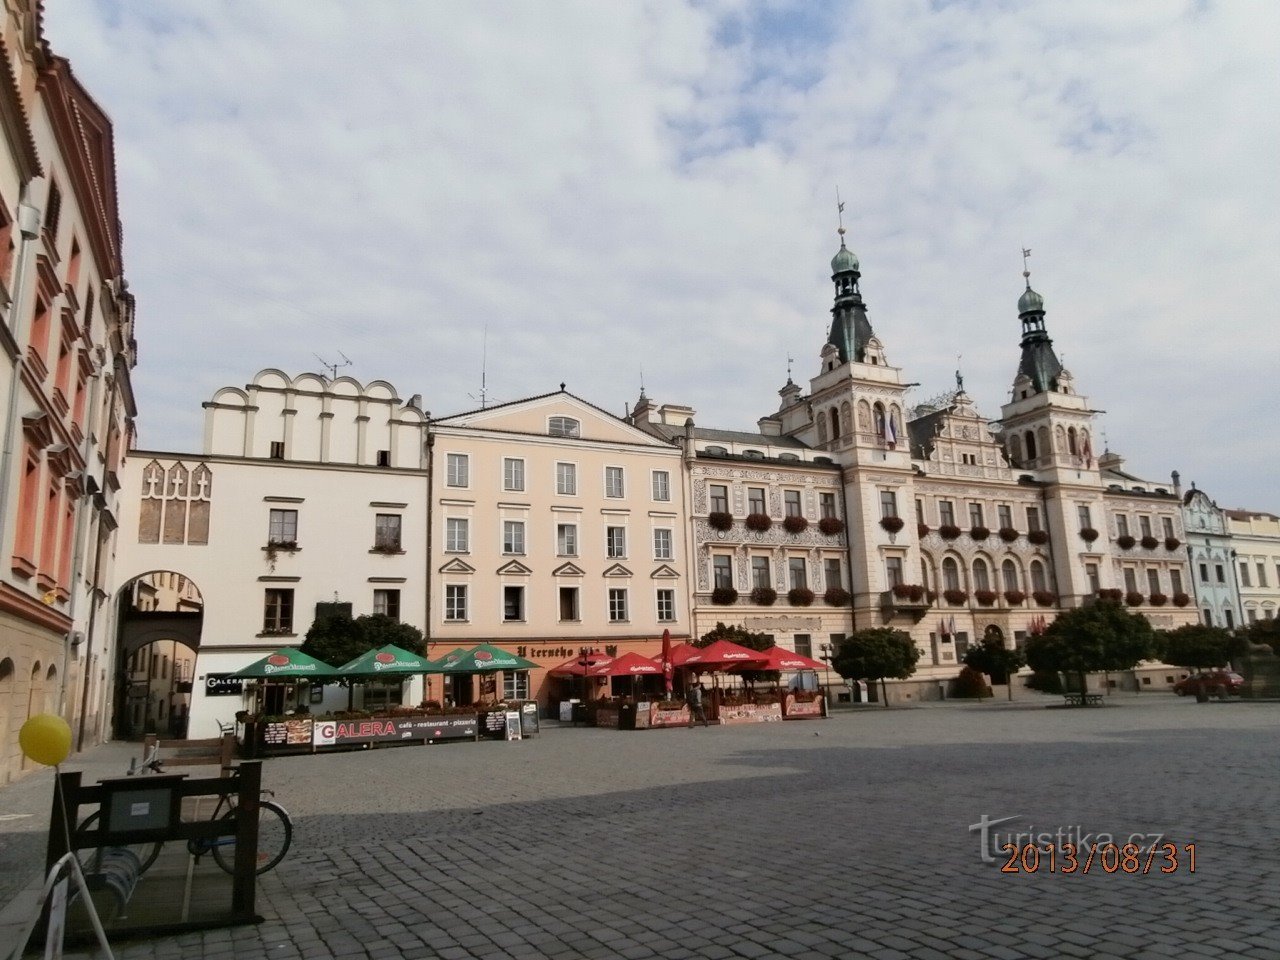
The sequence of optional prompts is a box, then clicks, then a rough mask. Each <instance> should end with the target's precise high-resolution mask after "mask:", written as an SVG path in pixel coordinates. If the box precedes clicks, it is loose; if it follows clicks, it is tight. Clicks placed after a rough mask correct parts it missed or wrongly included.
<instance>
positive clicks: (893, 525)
mask: <svg viewBox="0 0 1280 960" xmlns="http://www.w3.org/2000/svg"><path fill="white" fill-rule="evenodd" d="M880 526H881V527H883V528H884V529H885V530H888V531H889V532H890V533H897V532H898V531H899V530H901V529H902V528H903V527H904V526H906V523H905V522H904V521H903V519H902V518H901V517H881V518H880Z"/></svg>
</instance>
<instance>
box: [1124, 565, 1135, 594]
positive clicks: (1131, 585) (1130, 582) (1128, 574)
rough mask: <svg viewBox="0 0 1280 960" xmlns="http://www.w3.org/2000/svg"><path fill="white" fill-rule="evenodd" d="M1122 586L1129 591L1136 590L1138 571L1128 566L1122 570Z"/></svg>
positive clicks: (1133, 591)
mask: <svg viewBox="0 0 1280 960" xmlns="http://www.w3.org/2000/svg"><path fill="white" fill-rule="evenodd" d="M1124 588H1125V590H1126V591H1128V592H1129V593H1137V592H1138V571H1136V570H1134V569H1133V568H1132V567H1129V568H1127V569H1126V570H1125V572H1124Z"/></svg>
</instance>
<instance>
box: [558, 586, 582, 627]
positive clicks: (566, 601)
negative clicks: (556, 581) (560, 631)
mask: <svg viewBox="0 0 1280 960" xmlns="http://www.w3.org/2000/svg"><path fill="white" fill-rule="evenodd" d="M580 619H582V618H581V616H580V614H579V613H578V588H577V587H561V588H560V620H561V621H562V622H570V623H577V622H578V621H579V620H580Z"/></svg>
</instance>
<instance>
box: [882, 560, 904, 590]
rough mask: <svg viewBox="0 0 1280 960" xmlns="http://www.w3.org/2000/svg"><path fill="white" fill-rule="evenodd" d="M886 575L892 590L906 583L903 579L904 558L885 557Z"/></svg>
mask: <svg viewBox="0 0 1280 960" xmlns="http://www.w3.org/2000/svg"><path fill="white" fill-rule="evenodd" d="M884 575H885V580H886V582H887V583H888V585H889V588H890V589H892V588H893V587H896V586H897V585H898V584H900V583H904V582H905V581H904V580H903V579H902V558H901V557H885V558H884Z"/></svg>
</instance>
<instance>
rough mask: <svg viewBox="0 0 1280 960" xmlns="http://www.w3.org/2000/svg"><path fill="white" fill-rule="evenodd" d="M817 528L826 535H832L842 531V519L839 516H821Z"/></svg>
mask: <svg viewBox="0 0 1280 960" xmlns="http://www.w3.org/2000/svg"><path fill="white" fill-rule="evenodd" d="M818 529H819V530H821V531H822V532H823V533H825V534H826V535H827V536H828V537H834V536H836V534H840V533H844V521H843V520H841V519H840V518H839V517H823V518H822V519H821V520H819V521H818Z"/></svg>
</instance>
